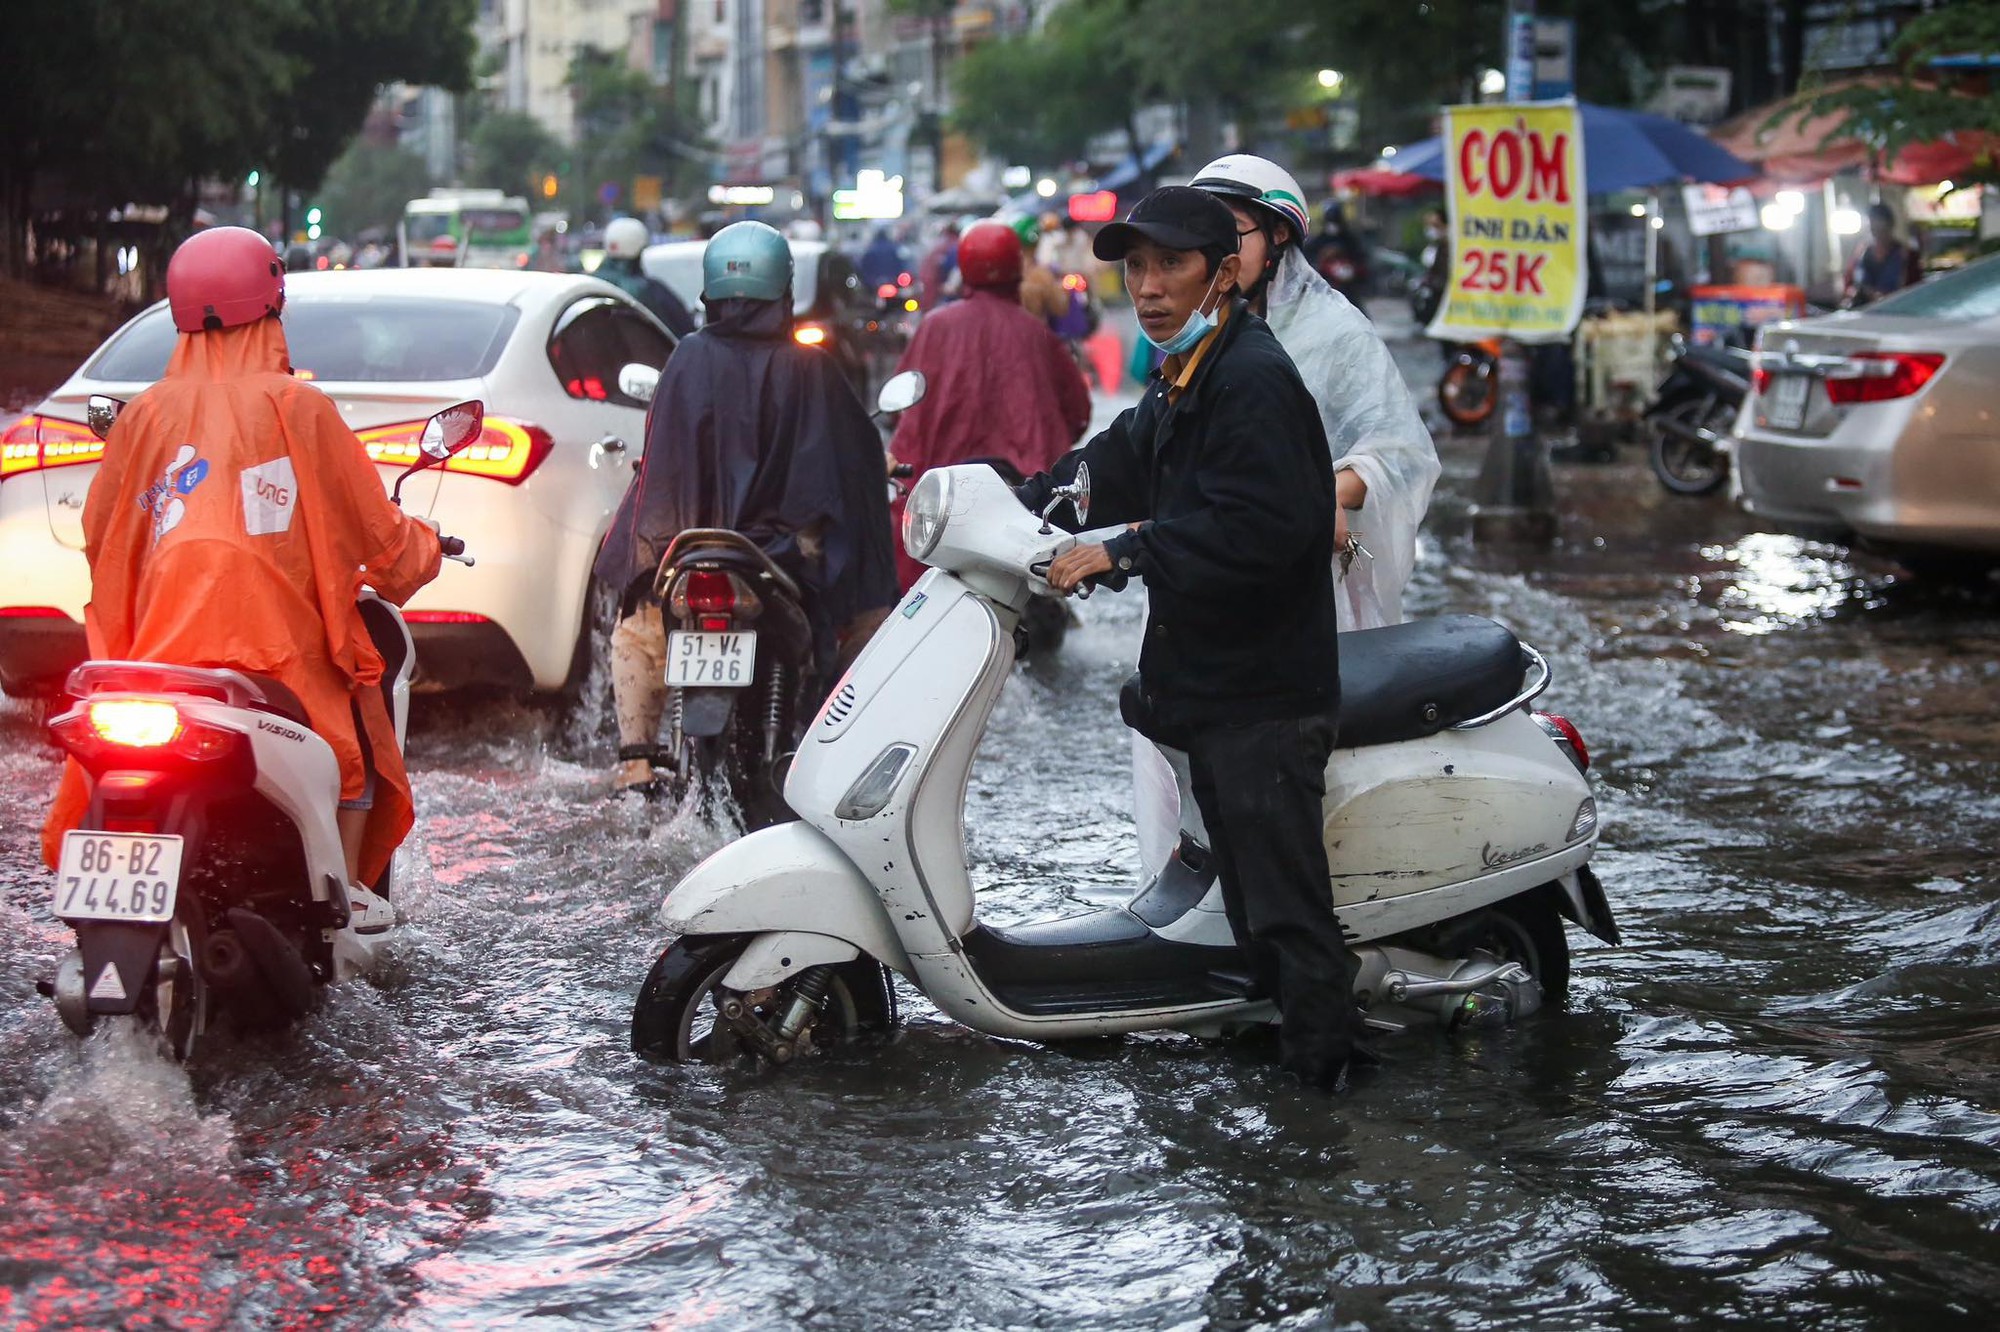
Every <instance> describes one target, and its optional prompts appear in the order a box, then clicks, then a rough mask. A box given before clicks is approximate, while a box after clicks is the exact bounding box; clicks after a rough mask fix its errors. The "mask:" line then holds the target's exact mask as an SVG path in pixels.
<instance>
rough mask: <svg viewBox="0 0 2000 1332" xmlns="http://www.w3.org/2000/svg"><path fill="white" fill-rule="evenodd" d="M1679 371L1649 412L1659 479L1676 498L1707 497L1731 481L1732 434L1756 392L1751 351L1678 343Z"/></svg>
mask: <svg viewBox="0 0 2000 1332" xmlns="http://www.w3.org/2000/svg"><path fill="white" fill-rule="evenodd" d="M1674 343H1675V354H1674V364H1673V368H1672V369H1670V370H1669V371H1667V377H1666V378H1665V379H1664V380H1662V381H1661V383H1660V387H1659V391H1658V392H1657V393H1656V394H1655V395H1654V399H1653V405H1652V406H1650V407H1648V408H1647V409H1646V413H1645V418H1644V419H1645V422H1646V433H1647V435H1648V436H1649V440H1648V446H1647V451H1646V453H1647V457H1648V459H1649V460H1650V461H1651V463H1652V465H1653V475H1654V476H1657V477H1658V478H1659V479H1660V484H1661V485H1663V486H1665V487H1666V488H1667V489H1668V490H1671V491H1673V492H1674V493H1675V494H1676V495H1706V494H1709V493H1710V492H1712V491H1714V490H1715V489H1716V488H1717V487H1718V486H1720V485H1721V484H1722V483H1723V482H1724V481H1726V480H1728V479H1729V453H1728V436H1729V431H1730V429H1731V428H1732V427H1733V426H1734V425H1735V423H1736V414H1737V412H1738V411H1739V410H1741V408H1742V406H1743V400H1744V399H1745V398H1746V397H1748V396H1749V394H1750V372H1751V353H1750V352H1749V351H1747V350H1745V349H1744V348H1741V347H1734V346H1729V345H1726V344H1725V345H1720V346H1712V347H1703V346H1690V345H1688V344H1687V343H1686V342H1684V341H1683V340H1682V339H1681V338H1680V337H1679V336H1678V335H1677V336H1676V337H1675V339H1674Z"/></svg>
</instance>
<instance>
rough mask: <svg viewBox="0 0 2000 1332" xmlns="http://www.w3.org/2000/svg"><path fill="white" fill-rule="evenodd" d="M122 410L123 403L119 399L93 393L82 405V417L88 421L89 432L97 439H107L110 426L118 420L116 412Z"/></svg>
mask: <svg viewBox="0 0 2000 1332" xmlns="http://www.w3.org/2000/svg"><path fill="white" fill-rule="evenodd" d="M124 410H125V404H124V402H123V401H121V400H120V399H117V398H112V397H107V396H106V395H105V394H102V393H93V394H91V395H90V401H89V402H87V403H85V404H84V405H83V419H84V420H85V421H88V422H89V423H90V433H91V434H93V435H95V436H97V437H98V438H99V439H109V438H110V437H111V427H112V426H114V425H116V424H117V422H118V413H120V412H122V411H124Z"/></svg>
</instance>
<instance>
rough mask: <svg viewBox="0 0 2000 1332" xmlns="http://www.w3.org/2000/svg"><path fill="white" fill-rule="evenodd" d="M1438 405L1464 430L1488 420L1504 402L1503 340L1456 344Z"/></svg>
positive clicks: (1442, 382)
mask: <svg viewBox="0 0 2000 1332" xmlns="http://www.w3.org/2000/svg"><path fill="white" fill-rule="evenodd" d="M1437 399H1438V406H1439V407H1440V408H1442V409H1443V411H1444V414H1445V416H1446V418H1447V419H1449V420H1450V421H1451V423H1452V424H1453V425H1455V426H1457V427H1458V428H1459V429H1461V430H1473V429H1476V428H1478V427H1479V426H1481V425H1484V424H1485V423H1486V420H1487V418H1488V417H1490V416H1492V415H1493V408H1494V405H1495V404H1496V403H1498V402H1499V401H1500V339H1498V338H1482V339H1480V340H1479V341H1477V342H1461V343H1455V344H1453V346H1452V349H1451V364H1449V365H1447V366H1446V367H1445V369H1444V374H1443V376H1442V377H1440V378H1439V380H1438V387H1437Z"/></svg>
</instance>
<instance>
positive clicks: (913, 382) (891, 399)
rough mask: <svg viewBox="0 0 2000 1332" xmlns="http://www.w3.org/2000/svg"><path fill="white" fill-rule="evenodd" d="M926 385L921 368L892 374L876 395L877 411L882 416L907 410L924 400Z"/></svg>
mask: <svg viewBox="0 0 2000 1332" xmlns="http://www.w3.org/2000/svg"><path fill="white" fill-rule="evenodd" d="M926 387H927V384H926V382H925V380H924V372H923V371H921V370H905V371H903V372H902V373H901V374H895V375H890V376H889V379H888V381H887V382H886V383H884V384H883V385H882V392H881V393H879V394H878V395H876V398H875V411H876V412H877V414H879V415H882V416H894V415H896V413H898V412H907V411H909V410H910V408H912V407H914V406H916V405H917V404H918V403H920V402H922V401H923V400H924V389H925V388H926Z"/></svg>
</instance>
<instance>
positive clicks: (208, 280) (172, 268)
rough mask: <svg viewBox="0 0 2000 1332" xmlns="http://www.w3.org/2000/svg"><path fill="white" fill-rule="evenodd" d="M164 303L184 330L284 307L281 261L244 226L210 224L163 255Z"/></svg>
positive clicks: (253, 318) (224, 324) (225, 324)
mask: <svg viewBox="0 0 2000 1332" xmlns="http://www.w3.org/2000/svg"><path fill="white" fill-rule="evenodd" d="M167 306H168V308H169V309H171V310H172V311H173V316H174V327H175V328H177V329H179V330H180V331H181V332H183V333H199V332H201V331H202V330H203V329H209V328H234V327H235V326H236V325H238V324H253V323H255V322H257V321H258V320H259V319H262V318H263V317H264V316H265V315H274V314H277V313H278V312H279V311H280V310H282V309H284V308H285V265H284V261H283V260H281V259H280V258H279V257H278V252H277V251H276V250H274V249H272V248H271V242H269V241H267V240H265V239H264V238H263V237H262V236H259V235H258V234H257V233H256V232H254V231H252V230H250V228H248V227H210V228H209V229H208V230H206V231H197V232H196V233H195V234H194V235H192V236H190V237H188V238H187V239H186V240H184V241H182V242H181V246H180V248H179V249H178V250H175V251H174V257H173V258H171V259H169V260H167Z"/></svg>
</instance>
